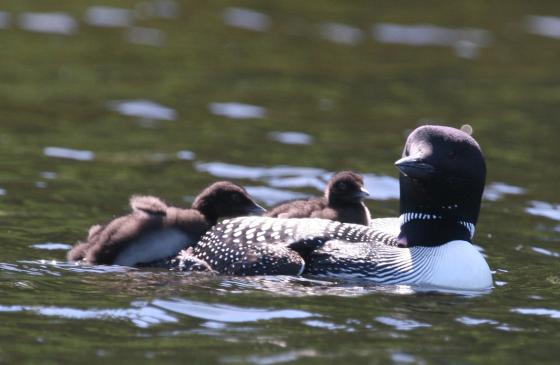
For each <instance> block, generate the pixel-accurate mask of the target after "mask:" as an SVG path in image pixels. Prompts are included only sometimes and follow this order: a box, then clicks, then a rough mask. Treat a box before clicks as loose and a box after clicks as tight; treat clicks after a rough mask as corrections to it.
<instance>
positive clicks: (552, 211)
mask: <svg viewBox="0 0 560 365" xmlns="http://www.w3.org/2000/svg"><path fill="white" fill-rule="evenodd" d="M529 204H530V205H531V206H530V207H528V208H525V211H526V212H527V213H529V214H532V215H538V216H542V217H547V218H550V219H554V220H557V221H560V204H550V203H547V202H541V201H536V200H533V201H531V202H529Z"/></svg>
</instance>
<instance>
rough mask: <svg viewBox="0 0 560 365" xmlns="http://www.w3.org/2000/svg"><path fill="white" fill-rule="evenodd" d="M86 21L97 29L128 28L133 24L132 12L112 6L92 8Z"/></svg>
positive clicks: (86, 15) (85, 17)
mask: <svg viewBox="0 0 560 365" xmlns="http://www.w3.org/2000/svg"><path fill="white" fill-rule="evenodd" d="M84 20H85V22H86V23H88V24H89V25H92V26H95V27H128V26H130V25H131V24H132V11H130V10H128V9H123V8H114V7H110V6H91V7H89V8H88V9H87V10H86V14H85V16H84Z"/></svg>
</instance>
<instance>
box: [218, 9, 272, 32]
mask: <svg viewBox="0 0 560 365" xmlns="http://www.w3.org/2000/svg"><path fill="white" fill-rule="evenodd" d="M222 17H223V19H224V23H225V24H227V25H230V26H232V27H237V28H243V29H248V30H254V31H258V32H263V31H265V30H267V29H268V28H269V27H270V18H269V17H268V15H266V14H263V13H260V12H258V11H255V10H251V9H246V8H237V7H229V8H226V9H224V12H223V14H222Z"/></svg>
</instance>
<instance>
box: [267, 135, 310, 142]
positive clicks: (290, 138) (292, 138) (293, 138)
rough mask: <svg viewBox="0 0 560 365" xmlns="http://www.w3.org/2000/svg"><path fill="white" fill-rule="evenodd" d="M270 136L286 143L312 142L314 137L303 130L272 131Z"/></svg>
mask: <svg viewBox="0 0 560 365" xmlns="http://www.w3.org/2000/svg"><path fill="white" fill-rule="evenodd" d="M268 138H270V139H272V140H274V141H277V142H280V143H284V144H311V143H312V142H313V137H311V136H310V135H309V134H307V133H302V132H270V133H269V134H268Z"/></svg>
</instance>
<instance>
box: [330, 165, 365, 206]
mask: <svg viewBox="0 0 560 365" xmlns="http://www.w3.org/2000/svg"><path fill="white" fill-rule="evenodd" d="M367 196H369V193H368V191H367V190H366V189H365V188H364V179H363V178H362V176H361V175H359V174H356V173H355V172H352V171H342V172H339V173H337V174H336V175H334V176H333V177H332V178H331V179H330V180H329V183H328V184H327V188H326V189H325V197H326V198H327V200H328V201H329V203H359V202H361V201H362V200H363V199H364V198H365V197H367Z"/></svg>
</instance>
